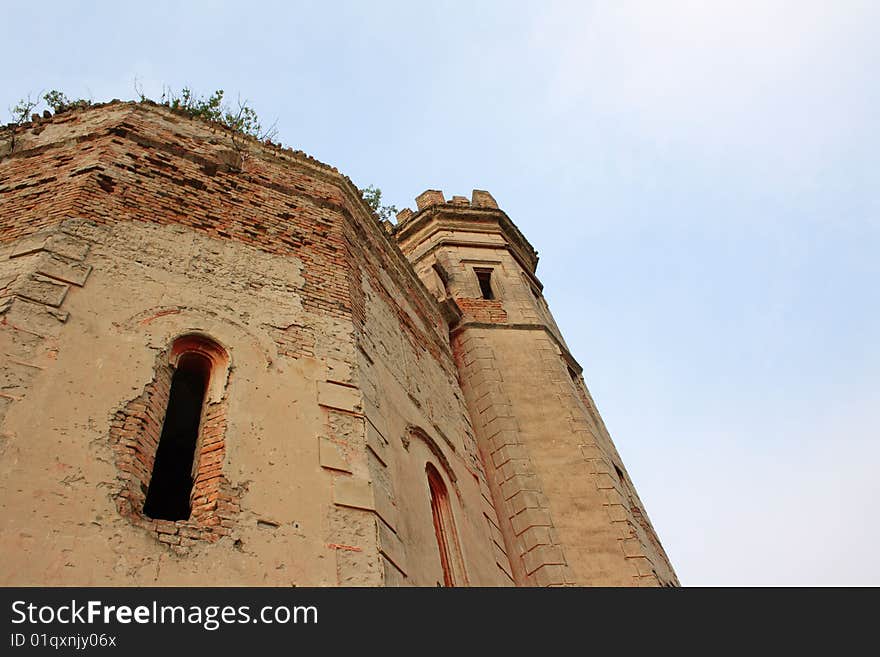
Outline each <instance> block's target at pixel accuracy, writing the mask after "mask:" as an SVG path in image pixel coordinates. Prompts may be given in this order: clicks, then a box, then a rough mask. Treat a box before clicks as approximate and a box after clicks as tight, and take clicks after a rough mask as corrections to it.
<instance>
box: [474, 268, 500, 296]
mask: <svg viewBox="0 0 880 657" xmlns="http://www.w3.org/2000/svg"><path fill="white" fill-rule="evenodd" d="M474 273H475V274H476V275H477V281H478V282H479V284H480V294H482V295H483V298H484V299H490V300H491V299H494V298H495V295H494V294H492V270H491V269H475V270H474Z"/></svg>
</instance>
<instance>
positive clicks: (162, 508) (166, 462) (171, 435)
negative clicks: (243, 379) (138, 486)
mask: <svg viewBox="0 0 880 657" xmlns="http://www.w3.org/2000/svg"><path fill="white" fill-rule="evenodd" d="M210 376H211V361H210V359H209V358H207V357H206V356H204V355H202V354H199V353H195V352H189V353H184V354H182V355H181V356H180V358H179V359H178V362H177V367H176V368H175V370H174V375H173V376H172V378H171V390H170V392H169V395H168V410H167V411H166V413H165V422H164V423H163V425H162V434H161V436H160V438H159V446H158V448H157V449H156V459H155V461H154V463H153V473H152V476H151V478H150V486H149V488H148V489H147V497H146V501H145V502H144V515H145V516H147V517H149V518H153V519H162V520H187V519H189V517H190V513H191V503H190V497H191V495H192V488H193V459H194V457H195V452H196V444H197V442H198V437H199V425H200V423H201V419H202V409H203V407H204V403H205V393H206V391H207V389H208V381H209V379H210Z"/></svg>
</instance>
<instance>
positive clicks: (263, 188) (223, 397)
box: [0, 101, 678, 586]
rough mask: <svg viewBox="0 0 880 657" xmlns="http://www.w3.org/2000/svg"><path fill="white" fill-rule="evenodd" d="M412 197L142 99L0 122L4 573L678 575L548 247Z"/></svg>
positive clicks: (431, 577)
mask: <svg viewBox="0 0 880 657" xmlns="http://www.w3.org/2000/svg"><path fill="white" fill-rule="evenodd" d="M13 141H14V143H13ZM416 204H417V209H416V210H415V211H414V212H413V211H410V210H404V211H403V212H401V213H400V214H399V215H398V221H397V223H396V225H392V224H390V223H387V222H381V221H380V220H379V219H378V218H377V217H376V215H375V214H373V213H372V211H371V210H370V208H369V207H368V206H367V204H366V203H365V202H364V200H363V199H362V197H361V195H360V193H359V191H358V190H357V188H356V187H355V186H354V185H353V184H352V183H351V181H350V180H349V179H348V178H346V177H345V176H344V175H342V174H340V173H339V172H338V171H337V170H336V169H334V168H333V167H330V166H327V165H325V164H322V163H320V162H317V161H315V160H314V159H312V158H310V157H308V156H306V155H304V154H302V153H300V152H293V151H290V150H285V149H281V148H280V147H277V146H275V145H272V144H264V143H259V142H257V141H255V140H248V139H242V138H239V139H237V140H236V141H234V142H233V141H231V140H230V137H229V135H228V133H226V132H224V131H223V130H222V129H220V128H219V127H218V126H214V125H211V124H207V123H204V122H201V121H197V120H194V119H191V118H188V117H186V116H183V115H181V114H176V113H174V112H172V111H170V110H169V109H167V108H165V107H161V106H157V105H153V104H149V103H141V104H138V103H122V102H115V101H114V102H112V103H109V104H106V105H100V106H94V107H91V108H87V109H78V110H74V111H69V112H65V113H61V114H58V115H56V116H54V117H48V116H47V117H45V118H41V119H38V120H34V121H33V122H32V123H30V124H27V125H24V126H20V127H19V128H18V129H17V130H16V131H14V134H13V131H12V130H11V129H9V128H7V129H5V130H3V131H0V506H2V511H0V518H2V520H0V553H2V555H3V563H2V565H0V584H3V585H21V584H24V585H42V584H53V585H132V584H133V585H194V584H207V585H277V586H288V585H298V586H303V585H319V586H327V585H371V586H372V585H390V586H396V585H415V586H436V585H438V584H439V585H455V586H466V585H472V586H507V585H517V586H549V585H576V586H579V585H615V586H616V585H621V586H642V585H647V586H654V585H675V584H677V583H678V582H677V579H676V576H675V573H674V572H673V570H672V567H671V565H670V563H669V560H668V559H667V557H666V555H665V553H664V551H663V548H662V547H661V545H660V542H659V541H658V538H657V535H656V533H655V532H654V529H653V528H652V526H651V524H650V522H649V520H648V517H647V514H646V513H645V510H644V507H643V505H642V503H641V502H640V500H639V498H638V495H637V494H636V492H635V488H634V487H633V484H632V482H631V481H630V479H629V477H628V475H627V473H626V469H625V468H624V465H623V463H622V461H621V459H620V457H619V455H618V453H617V451H616V450H615V448H614V445H613V443H612V441H611V438H610V436H609V435H608V432H607V430H606V428H605V426H604V424H603V422H602V419H601V418H600V416H599V414H598V412H597V410H596V408H595V405H594V404H593V400H592V399H591V397H590V394H589V392H588V390H587V388H586V386H585V385H584V380H583V378H582V376H581V367H580V365H579V364H578V362H577V361H576V360H575V358H574V357H573V356H572V354H571V353H569V350H568V348H567V347H566V345H565V341H564V340H563V338H562V335H561V333H560V331H559V328H558V327H557V326H556V324H555V323H554V321H553V317H552V315H551V314H550V310H549V309H548V307H547V304H546V302H545V300H544V297H543V296H542V293H541V288H542V286H541V283H540V281H539V280H538V278H537V277H536V275H535V270H536V266H537V262H538V258H537V254H536V252H535V250H534V249H533V248H532V246H531V245H530V244H529V242H528V241H527V240H526V238H525V237H524V236H523V235H522V234H521V233H520V232H519V230H517V228H516V226H515V225H514V224H513V222H512V221H511V220H510V218H508V216H507V215H506V214H505V213H504V212H503V211H502V210H501V209H499V207H498V206H497V205H496V202H495V200H494V199H493V198H492V196H491V195H490V194H489V193H488V192H484V191H474V192H473V196H472V197H471V198H470V199H467V198H465V197H461V196H453V197H452V199H451V200H446V199H445V198H444V196H443V194H442V193H441V192H439V191H427V192H425V193H423V194H421V195H420V196H419V197H418V198H417V199H416Z"/></svg>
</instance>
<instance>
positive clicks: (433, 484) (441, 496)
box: [426, 463, 467, 586]
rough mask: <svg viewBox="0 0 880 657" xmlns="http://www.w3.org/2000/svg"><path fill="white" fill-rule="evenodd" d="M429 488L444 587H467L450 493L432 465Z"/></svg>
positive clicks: (429, 469) (428, 466) (427, 469)
mask: <svg viewBox="0 0 880 657" xmlns="http://www.w3.org/2000/svg"><path fill="white" fill-rule="evenodd" d="M426 473H427V475H428V488H429V489H430V491H431V515H432V517H433V520H434V535H435V536H436V538H437V548H438V549H439V551H440V565H441V567H442V569H443V585H444V586H456V585H459V586H460V585H462V584H464V585H467V581H466V578H465V574H464V565H463V563H462V557H461V548H460V546H459V544H458V533H457V532H456V531H455V522H454V520H453V518H452V508H451V506H450V504H449V493H448V492H447V489H446V484H445V483H443V479H442V478H441V476H440V473H439V472H437V469H436V468H435V467H434V466H433V465H431V464H430V463H429V464H428V465H427V467H426Z"/></svg>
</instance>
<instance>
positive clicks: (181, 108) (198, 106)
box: [5, 80, 397, 221]
mask: <svg viewBox="0 0 880 657" xmlns="http://www.w3.org/2000/svg"><path fill="white" fill-rule="evenodd" d="M134 88H135V93H136V94H137V97H138V98H137V100H138V102H141V103H155V104H157V105H164V106H165V107H168V108H169V109H171V110H173V111H175V112H179V113H182V114H185V115H187V116H189V117H192V118H194V119H200V120H202V121H208V122H211V123H215V124H218V125H219V126H221V127H222V128H224V129H225V130H226V131H228V133H229V136H230V139H231V140H232V143H233V146H234V147H235V148H236V150H239V151H241V149H242V144H241V143H240V141H239V140H238V138H240V137H243V136H247V137H253V138H255V139H257V140H259V141H262V142H265V143H268V144H272V143H273V141H274V139H275V137H276V135H277V134H278V130H277V129H276V123H273V124H272V125H271V126H270V127H269V128H266V129H264V128H263V124H262V121H261V119H260V117H259V116H258V114H257V112H256V111H255V110H254V108H253V107H251V105H250V104H249V102H248V101H247V100H244V101H243V100H241V98H238V99H237V100H236V102H235V103H234V104H230V103H228V102H227V101H226V100H225V92H224V91H223V89H217V90H216V91H214V93H212V94H210V95H208V96H203V95H201V94H199V93H197V92H195V91H194V90H193V89H192V88H191V87H189V86H185V87H183V88H181V89H180V91H175V90H174V89H172V88H171V87H163V89H162V96H161V97H160V99H159V101H155V100H153V99H151V98H149V97H148V96H147V95H146V94H145V93H144V91H143V88H142V86H141V85H140V83H139V82H138V81H137V80H135V82H134ZM92 104H93V103H92V101H91V100H90V99H86V98H74V99H71V98H69V97H68V96H67V95H66V94H65V93H64V92H62V91H59V90H57V89H52V90H50V91H48V92H46V93H42V92H41V93H40V94H37V96H36V98H34V97H32V96H31V95H30V94H29V95H28V96H26V97H25V98H22V99H21V100H20V101H19V102H18V103H16V104H15V105H14V106H13V107H10V108H9V113H10V115H11V119H12V120H11V122H10V124H9V127H11V128H12V130H11V131H10V137H9V139H10V141H9V146H8V149H7V150H6V153H5V154H6V155H8V154H11V153H12V152H14V150H15V136H16V132H17V128H18V127H19V126H21V125H23V124H25V123H28V122H29V121H32V120H33V119H34V118H39V110H41V109H43V108H44V107H45V109H43V111H42V118H49V116H51V114H61V113H64V112H68V111H70V110H75V109H83V108H86V107H89V106H91V105H92ZM276 145H277V144H276ZM358 191H359V192H360V193H361V196H362V197H363V199H364V201H365V202H366V204H367V206H368V207H369V208H370V209H371V210H372V211H373V212H374V213H375V214H376V215H377V216H378V217H379V219H381V220H383V221H390V220H392V219H393V218H394V217H395V215H396V214H397V208H396V207H395V206H394V205H385V204H383V203H382V190H381V189H379V188H378V187H375V186H374V185H368V186H367V187H365V188H364V189H360V190H358Z"/></svg>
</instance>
